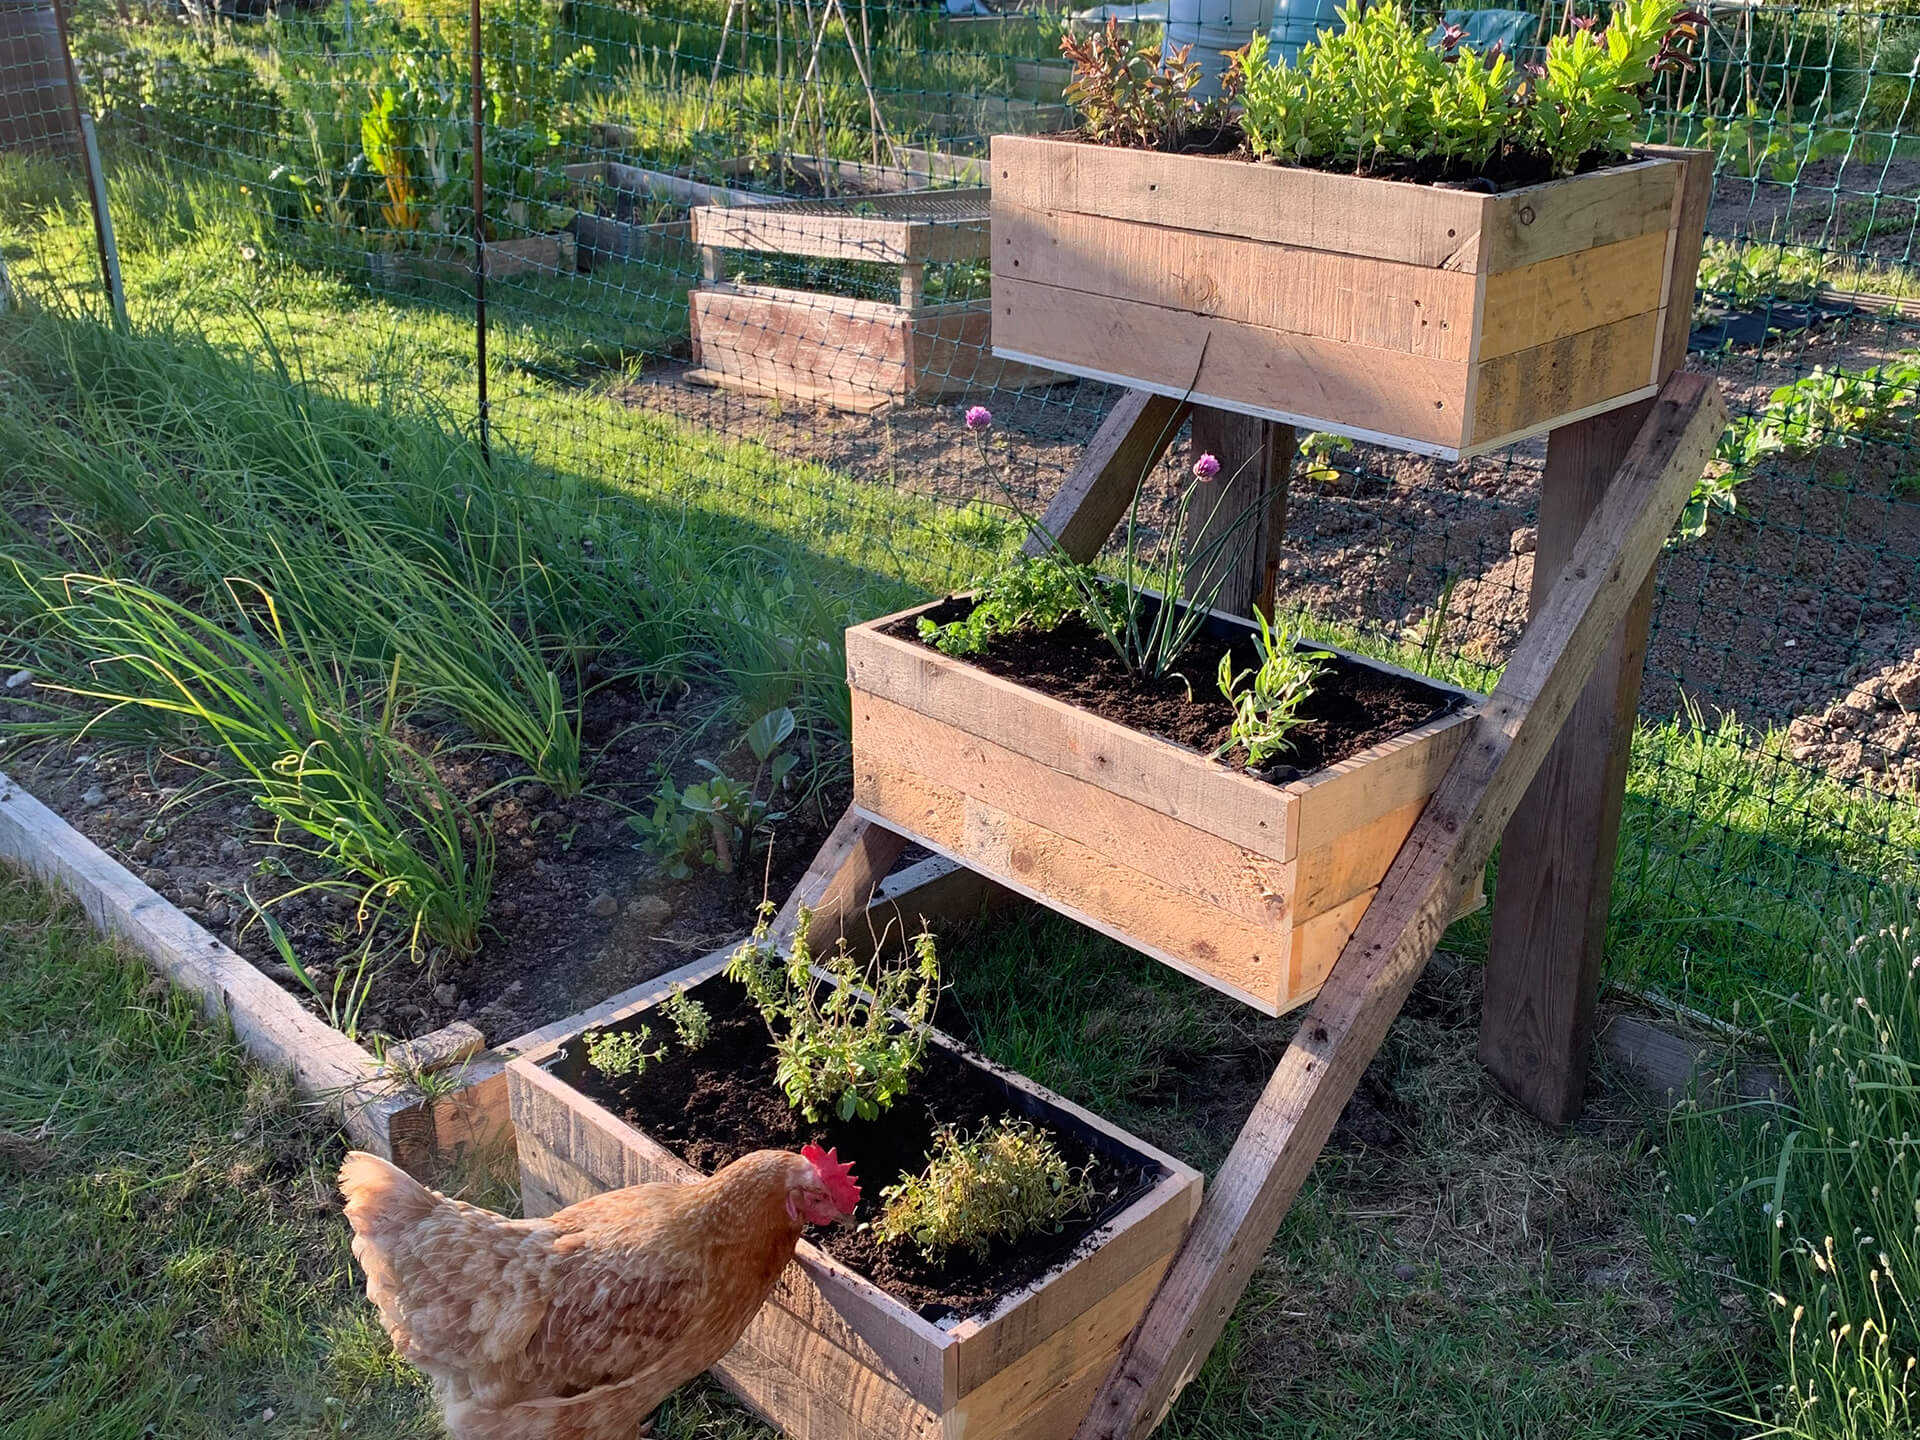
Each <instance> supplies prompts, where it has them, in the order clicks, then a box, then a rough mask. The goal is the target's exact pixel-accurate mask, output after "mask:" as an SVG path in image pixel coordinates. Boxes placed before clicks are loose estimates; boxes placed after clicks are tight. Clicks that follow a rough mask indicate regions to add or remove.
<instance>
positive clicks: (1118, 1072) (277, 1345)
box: [0, 872, 1726, 1440]
mask: <svg viewBox="0 0 1920 1440" xmlns="http://www.w3.org/2000/svg"><path fill="white" fill-rule="evenodd" d="M0 937H4V938H0V1007H4V1013H6V1014H7V1015H8V1016H9V1017H10V1024H9V1026H8V1028H7V1033H6V1034H5V1035H4V1036H0V1130H3V1131H4V1132H5V1134H4V1137H3V1138H0V1194H3V1195H4V1196H5V1205H4V1207H3V1211H0V1213H4V1217H5V1218H4V1220H3V1221H0V1226H3V1227H4V1228H3V1229H0V1297H4V1298H0V1416H4V1417H5V1418H4V1419H3V1420H0V1435H4V1436H6V1437H8V1440H27V1437H54V1436H59V1437H69V1436H74V1435H86V1436H88V1437H89V1440H93V1437H100V1440H109V1437H122V1436H124V1437H127V1440H134V1437H142V1436H150V1435H162V1436H169V1437H172V1436H180V1437H190V1436H229V1435H233V1436H238V1435H248V1436H251V1435H263V1436H264V1435H297V1436H307V1435H313V1436H322V1435H325V1436H333V1435H341V1434H362V1435H379V1436H383V1437H384V1436H394V1437H407V1436H431V1435H435V1434H437V1433H439V1430H438V1425H437V1421H436V1420H435V1418H434V1415H433V1411H432V1405H431V1401H430V1399H429V1397H428V1396H427V1394H426V1393H425V1391H424V1389H423V1387H422V1386H421V1385H420V1384H419V1383H418V1382H417V1380H416V1379H415V1377H414V1376H413V1375H412V1374H411V1372H409V1371H408V1370H407V1369H406V1368H405V1367H404V1366H401V1365H400V1364H398V1363H397V1362H396V1361H395V1360H394V1358H393V1357H392V1354H391V1351H390V1349H389V1347H388V1345H387V1341H386V1339H385V1337H384V1335H383V1334H382V1333H381V1331H380V1329H379V1327H378V1324H377V1322H376V1320H375V1317H374V1312H373V1310H372V1308H371V1307H370V1306H369V1305H367V1304H366V1302H365V1300H364V1298H363V1297H362V1295H361V1293H360V1292H359V1289H358V1282H357V1277H356V1275H355V1272H354V1270H353V1266H352V1262H351V1258H350V1255H349V1253H348V1248H347V1230H346V1227H345V1225H344V1223H343V1222H342V1221H341V1219H340V1216H339V1210H338V1201H337V1198H336V1196H335V1195H334V1193H333V1189H332V1176H333V1173H334V1170H335V1167H336V1166H337V1164H338V1162H339V1158H340V1155H341V1153H342V1145H341V1140H340V1137H339V1136H338V1135H337V1134H336V1133H335V1132H334V1131H333V1130H332V1128H331V1127H330V1126H329V1125H327V1124H326V1123H325V1122H324V1121H323V1120H322V1119H320V1118H318V1117H316V1116H315V1115H314V1114H313V1113H312V1112H311V1111H310V1110H307V1109H304V1108H302V1107H300V1106H298V1105H297V1104H296V1103H295V1102H294V1101H293V1099H292V1097H291V1096H290V1094H289V1092H288V1091H287V1089H286V1087H285V1086H284V1085H283V1084H282V1083H281V1082H279V1081H278V1080H276V1079H275V1078H273V1077H271V1076H269V1075H266V1074H264V1073H262V1072H261V1071H259V1070H258V1069H256V1068H254V1067H253V1066H251V1065H250V1064H249V1063H248V1062H247V1060H246V1058H245V1056H244V1055H243V1054H242V1052H241V1051H240V1050H239V1049H238V1047H237V1046H236V1045H235V1044H234V1043H233V1042H232V1041H231V1039H230V1038H228V1037H226V1036H224V1035H222V1034H220V1033H219V1032H218V1031H217V1030H215V1029H214V1028H212V1027H209V1026H207V1025H205V1024H203V1023H201V1022H200V1021H199V1020H198V1019H197V1018H196V1016H195V1014H194V1012H193V1010H192V1009H191V1007H190V1006H189V1005H188V1004H187V1003H186V1001H185V1000H183V999H182V998H181V997H180V996H179V995H178V994H176V993H173V992H171V991H169V990H168V988H167V987H166V986H165V985H164V984H160V983H156V982H153V981H151V980H150V979H149V978H148V976H147V975H146V973H145V972H144V971H143V970H142V969H141V967H140V966H139V965H138V964H137V963H135V962H133V961H131V960H129V959H128V958H126V957H125V956H123V955H122V954H120V953H118V952H116V950H115V949H114V948H113V947H111V946H109V945H106V944H103V943H101V942H100V941H98V940H97V939H96V938H95V937H94V936H93V934H92V932H91V931H90V930H89V928H88V927H87V925H86V922H85V919H84V917H83V916H82V915H81V914H80V913H79V911H78V910H77V908H76V907H74V906H72V905H69V904H64V903H60V902H57V901H55V900H54V899H53V898H51V897H50V896H49V895H48V894H47V893H46V892H45V891H43V890H41V889H40V888H38V887H37V886H34V885H32V884H28V883H24V882H22V881H20V880H18V879H17V878H15V877H13V876H12V875H11V874H9V873H6V872H0ZM947 953H948V957H949V961H948V963H949V968H950V973H951V974H952V976H953V978H954V981H955V985H956V989H955V992H954V994H953V996H952V998H951V1001H950V1003H951V1004H952V1005H954V1006H955V1007H957V1011H956V1013H957V1014H958V1015H959V1016H960V1017H961V1021H962V1023H963V1024H964V1025H965V1026H966V1027H967V1028H969V1029H970V1030H971V1031H972V1033H973V1035H974V1036H975V1038H976V1039H977V1040H978V1041H979V1042H980V1043H981V1044H982V1045H983V1046H984V1048H986V1049H987V1050H988V1052H989V1053H991V1054H993V1055H995V1056H996V1057H997V1058H1000V1059H1002V1060H1005V1061H1007V1062H1009V1063H1012V1064H1015V1065H1018V1066H1022V1067H1024V1068H1026V1069H1027V1070H1028V1071H1029V1072H1030V1073H1032V1074H1033V1075H1034V1076H1035V1077H1036V1078H1038V1079H1040V1080H1041V1081H1043V1082H1044V1083H1047V1084H1050V1085H1053V1086H1055V1087H1057V1088H1059V1089H1061V1090H1062V1091H1064V1092H1065V1093H1066V1094H1068V1095H1069V1096H1071V1097H1073V1098H1075V1099H1077V1100H1080V1101H1083V1102H1085V1103H1088V1104H1093V1105H1096V1106H1101V1107H1104V1108H1110V1109H1111V1111H1112V1113H1113V1114H1114V1115H1115V1116H1116V1118H1117V1119H1119V1120H1120V1121H1121V1122H1122V1123H1124V1124H1127V1125H1129V1126H1131V1127H1134V1128H1136V1129H1137V1130H1138V1131H1140V1133H1142V1134H1143V1135H1145V1136H1146V1137H1148V1138H1150V1139H1153V1140H1156V1141H1159V1142H1161V1143H1166V1144H1172V1145H1175V1146H1178V1147H1180V1148H1182V1149H1184V1150H1186V1151H1187V1153H1189V1154H1191V1155H1193V1156H1194V1157H1195V1158H1196V1159H1199V1160H1201V1161H1202V1162H1204V1163H1206V1164H1208V1165H1213V1164H1216V1163H1217V1162H1218V1160H1219V1159H1220V1157H1221V1156H1222V1154H1224V1150H1225V1146H1226V1143H1227V1141H1228V1138H1229V1137H1230V1135H1231V1133H1232V1131H1233V1130H1234V1129H1235V1128H1237V1126H1238V1124H1239V1119H1240V1115H1241V1114H1242V1113H1243V1112H1244V1109H1245V1107H1246V1106H1247V1105H1248V1104H1250V1103H1251V1100H1252V1097H1253V1094H1254V1092H1255V1090H1256V1089H1257V1087H1258V1085H1259V1083H1260V1079H1261V1078H1262V1075H1263V1073H1264V1070H1265V1067H1266V1066H1267V1065H1268V1064H1269V1063H1270V1062H1271V1059H1272V1058H1273V1055H1274V1054H1275V1052H1276V1049H1277V1047H1278V1046H1280V1045H1281V1044H1282V1043H1284V1037H1285V1034H1286V1031H1287V1028H1288V1026H1287V1022H1284V1021H1280V1022H1274V1021H1265V1020H1259V1019H1257V1018H1255V1017H1252V1016H1250V1015H1248V1014H1247V1013H1246V1012H1244V1011H1243V1010H1242V1009H1241V1008H1240V1007H1237V1006H1235V1005H1233V1004H1231V1003H1230V1002H1227V1001H1224V1000H1222V999H1220V998H1219V997H1217V996H1215V995H1213V994H1212V993H1211V992H1208V991H1205V990H1204V989H1202V988H1200V987H1198V986H1196V985H1194V984H1192V983H1191V982H1188V981H1186V980H1184V979H1183V978H1181V977H1179V976H1176V975H1174V974H1172V973H1171V972H1168V971H1166V970H1164V969H1162V968H1160V967H1158V966H1155V965H1152V964H1151V963H1150V962H1147V961H1144V960H1141V959H1139V958H1138V957H1135V956H1132V955H1129V954H1127V953H1126V952H1123V951H1120V950H1119V949H1117V947H1114V946H1112V945H1110V944H1108V943H1107V942H1105V941H1101V940H1098V939H1097V938H1093V937H1088V936H1086V935H1084V934H1082V933H1081V932H1078V931H1077V930H1075V929H1074V928H1073V927H1071V926H1068V925H1066V924H1064V923H1063V922H1059V921H1056V920H1052V919H1047V918H1043V917H1037V916H1034V915H1032V914H1030V913H1021V914H1016V915H1013V916H1010V917H1005V918H997V919H994V920H990V921H986V922H982V923H981V925H980V926H979V928H977V929H976V930H974V931H973V932H972V933H971V934H969V935H967V936H966V937H965V938H964V939H960V940H956V941H954V942H953V943H952V944H950V946H949V948H948V952H947ZM1036 953H1040V954H1046V955H1049V956H1050V957H1052V962H1053V968H1052V969H1051V971H1050V973H1049V974H1048V975H1047V977H1045V981H1044V983H1036V981H1035V980H1034V979H1033V978H1032V976H1031V973H1030V972H1031V971H1032V969H1033V966H1032V957H1033V956H1034V955H1035V954H1036ZM1475 983H1476V982H1475V976H1474V973H1473V972H1472V970H1471V969H1468V970H1464V971H1461V972H1459V973H1458V974H1456V975H1454V976H1452V977H1451V978H1448V979H1445V980H1434V979H1431V978H1430V979H1429V980H1428V981H1425V982H1423V984H1422V986H1421V988H1420V990H1419V991H1417V992H1416V998H1415V1001H1414V1003H1413V1005H1412V1006H1411V1007H1410V1008H1409V1010H1408V1013H1407V1014H1406V1016H1405V1017H1403V1019H1402V1020H1401V1022H1400V1023H1399V1024H1398V1025H1397V1026H1396V1027H1395V1030H1394V1032H1393V1035H1392V1036H1391V1037H1390V1039H1389V1041H1388V1044H1387V1048H1386V1050H1385V1052H1384V1053H1383V1055H1382V1058H1381V1060H1380V1062H1379V1063H1378V1064H1377V1065H1376V1066H1375V1067H1374V1069H1373V1070H1372V1071H1370V1072H1369V1076H1368V1079H1367V1082H1366V1084H1365V1085H1364V1086H1363V1090H1362V1097H1361V1100H1360V1102H1359V1103H1358V1104H1356V1106H1355V1107H1354V1109H1353V1110H1352V1111H1351V1112H1350V1114H1349V1117H1348V1119H1347V1120H1346V1121H1345V1122H1343V1126H1342V1129H1341V1131H1340V1132H1338V1134H1337V1136H1336V1141H1335V1144H1334V1146H1333V1147H1332V1149H1331V1150H1330V1151H1329V1153H1328V1155H1327V1156H1326V1157H1325V1159H1324V1160H1323V1161H1322V1163H1321V1166H1320V1168H1319V1170H1318V1171H1317V1172H1316V1176H1315V1179H1314V1182H1313V1183H1312V1184H1311V1185H1310V1186H1309V1187H1308V1189H1307V1191H1306V1193H1305V1195H1304V1196H1303V1197H1302V1199H1301V1201H1300V1203H1299V1205H1298V1206H1297V1207H1296V1208H1295V1210H1294V1212H1293V1215H1292V1217H1291V1218H1290V1219H1289V1221H1288V1224H1287V1226H1286V1229H1285V1231H1284V1232H1283V1234H1282V1237H1281V1239H1280V1241H1279V1243H1278V1244H1277V1245H1276V1246H1275V1248H1274V1250H1273V1252H1272V1254H1271V1255H1270V1256H1269V1257H1268V1259H1267V1260H1266V1262H1265V1263H1264V1264H1263V1265H1262V1267H1261V1269H1260V1270H1259V1272H1258V1274H1257V1275H1256V1277H1255V1280H1254V1283H1253V1287H1252V1289H1251V1290H1250V1292H1249V1295H1248V1298H1247V1300H1246V1302H1245V1303H1244V1304H1243V1305H1242V1307H1241V1309H1240V1311H1239V1313H1238V1315H1237V1317H1236V1319H1235V1321H1234V1324H1233V1327H1232V1329H1231V1330H1230V1331H1229V1334H1228V1337H1227V1340H1226V1342H1225V1343H1224V1344H1223V1345H1222V1347H1221V1349H1220V1351H1219V1352H1218V1354H1217V1355H1216V1357H1215V1358H1214V1360H1213V1361H1212V1363H1210V1364H1209V1366H1208V1367H1207V1369H1206V1370H1205V1372H1204V1373H1203V1374H1202V1375H1201V1377H1200V1379H1199V1380H1198V1381H1197V1382H1196V1383H1195V1385H1194V1386H1193V1387H1192V1388H1191V1389H1190V1390H1189V1392H1188V1393H1187V1395H1186V1396H1185V1398H1183V1400H1182V1401H1181V1403H1180V1405H1179V1407H1178V1409H1177V1410H1176V1412H1175V1415H1174V1417H1173V1420H1172V1422H1171V1423H1170V1425H1169V1427H1168V1428H1167V1430H1166V1431H1165V1432H1164V1433H1166V1434H1167V1435H1168V1436H1170V1437H1195V1440H1198V1437H1207V1440H1227V1437H1233V1440H1242V1437H1244V1440H1254V1437H1256V1436H1258V1437H1292V1436H1299V1437H1307V1436H1344V1435H1360V1434H1365V1435H1369V1436H1374V1437H1390V1436H1407V1437H1409V1440H1412V1437H1429V1436H1459V1437H1462V1440H1464V1437H1468V1436H1478V1435H1513V1436H1522V1435H1542V1434H1553V1435H1556V1436H1567V1437H1596V1440H1597V1437H1626V1436H1643V1435H1672V1436H1680V1435H1689V1434H1699V1433H1702V1427H1703V1426H1704V1425H1706V1424H1707V1417H1706V1416H1705V1414H1704V1412H1703V1411H1702V1410H1701V1409H1700V1408H1699V1402H1700V1401H1701V1400H1702V1399H1703V1398H1706V1397H1710V1396H1712V1395H1714V1394H1716V1393H1717V1392H1718V1391H1719V1390H1720V1389H1721V1388H1722V1387H1723V1386H1724V1384H1725V1379H1726V1377H1725V1375H1724V1374H1723V1373H1722V1372H1721V1370H1720V1362H1719V1360H1718V1355H1719V1352H1718V1350H1717V1349H1716V1348H1715V1347H1714V1346H1713V1345H1712V1344H1711V1343H1707V1344H1701V1345H1698V1346H1696V1345H1695V1344H1694V1343H1692V1341H1691V1340H1690V1338H1689V1336H1688V1335H1687V1334H1686V1333H1685V1332H1684V1331H1683V1330H1682V1329H1680V1328H1679V1327H1678V1326H1677V1325H1676V1323H1675V1321H1674V1320H1673V1318H1672V1310H1671V1306H1670V1304H1669V1302H1668V1300H1667V1298H1666V1293H1665V1290H1664V1287H1663V1286H1662V1284H1661V1283H1660V1282H1659V1280H1658V1279H1657V1277H1656V1276H1655V1275H1654V1273H1653V1269H1652V1265H1651V1261H1650V1256H1649V1253H1648V1251H1647V1249H1646V1245H1645V1242H1644V1240H1643V1239H1642V1227H1641V1218H1642V1211H1643V1207H1644V1206H1646V1205H1647V1204H1648V1203H1650V1202H1651V1201H1652V1199H1653V1198H1654V1179H1653V1175H1654V1167H1653V1166H1652V1165H1651V1164H1650V1163H1649V1157H1648V1154H1647V1148H1646V1141H1645V1139H1644V1136H1643V1133H1642V1130H1641V1126H1640V1117H1639V1116H1638V1115H1637V1114H1636V1113H1635V1112H1634V1111H1632V1110H1631V1109H1630V1108H1629V1107H1628V1106H1627V1105H1626V1104H1625V1102H1624V1100H1623V1099H1622V1098H1621V1097H1620V1096H1618V1095H1617V1094H1613V1093H1611V1092H1609V1091H1606V1090H1604V1089H1603V1091H1602V1094H1601V1096H1600V1098H1599V1101H1598V1103H1597V1104H1596V1106H1595V1109H1594V1113H1593V1114H1592V1115H1591V1116H1590V1118H1589V1119H1588V1120H1586V1121H1583V1122H1582V1123H1581V1125H1580V1126H1578V1127H1576V1129H1575V1130H1574V1131H1573V1132H1572V1133H1570V1134H1568V1135H1566V1136H1553V1135H1549V1134H1548V1133H1546V1132H1545V1131H1543V1130H1541V1129H1540V1128H1539V1127H1537V1126H1534V1125H1533V1124H1531V1122H1528V1121H1525V1120H1523V1119H1520V1118H1518V1117H1517V1116H1515V1115H1514V1114H1512V1113H1511V1112H1509V1111H1507V1110H1505V1109H1504V1108H1503V1107H1501V1106H1500V1105H1498V1104H1497V1103H1496V1102H1495V1100H1494V1098H1493V1095H1492V1092H1491V1090H1490V1089H1489V1088H1488V1086H1487V1084H1486V1082H1485V1080H1484V1079H1483V1078H1482V1076H1481V1073H1480V1071H1479V1068H1478V1066H1477V1065H1476V1064H1475V1063H1474V1061H1473V1054H1472V1035H1473V1024H1474V1018H1475V1014H1476V1011H1477V992H1476V989H1475ZM658 1433H659V1434H661V1435H662V1436H663V1437H664V1440H733V1437H741V1440H744V1437H746V1436H749V1435H764V1434H765V1432H764V1431H763V1430H762V1429H761V1428H760V1427H759V1426H758V1425H757V1424H756V1423H755V1422H753V1421H752V1420H751V1418H750V1417H747V1416H745V1415H744V1414H743V1412H741V1411H740V1410H739V1409H738V1408H737V1407H736V1406H734V1405H733V1404H732V1403H731V1402H730V1401H728V1400H727V1399H726V1398H725V1397H724V1396H723V1395H720V1394H719V1393H718V1392H717V1391H715V1390H714V1389H712V1388H711V1387H709V1386H704V1385H703V1386H698V1387H694V1388H692V1389H691V1390H689V1391H688V1392H685V1393H683V1394H682V1395H681V1396H679V1397H676V1400H675V1401H674V1403H673V1404H672V1406H671V1407H670V1410H669V1412H668V1413H666V1414H665V1415H663V1423H662V1425H661V1427H660V1430H659V1432H658Z"/></svg>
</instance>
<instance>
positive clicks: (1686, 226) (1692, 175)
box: [1648, 145, 1714, 384]
mask: <svg viewBox="0 0 1920 1440" xmlns="http://www.w3.org/2000/svg"><path fill="white" fill-rule="evenodd" d="M1648 153H1649V154H1653V155H1659V156H1662V157H1664V158H1666V159H1670V160H1676V161H1678V162H1679V163H1680V164H1681V165H1683V166H1684V167H1685V173H1684V174H1683V175H1682V176H1681V177H1680V182H1679V185H1678V187H1677V193H1676V194H1675V196H1674V210H1673V226H1672V230H1671V232H1670V236H1671V240H1672V249H1671V250H1670V251H1669V252H1668V259H1667V279H1666V284H1665V286H1664V287H1663V289H1662V291H1661V297H1660V305H1661V309H1662V311H1663V312H1664V317H1663V319H1662V321H1661V326H1660V333H1661V340H1660V356H1659V362H1658V368H1657V369H1656V370H1655V372H1654V376H1653V378H1654V382H1655V383H1656V384H1657V383H1659V382H1660V381H1662V380H1665V379H1666V378H1667V376H1669V375H1671V374H1672V373H1673V372H1674V371H1675V370H1678V369H1679V368H1680V367H1681V366H1682V365H1684V364H1686V362H1687V340H1688V337H1689V336H1690V335H1691V334H1692V333H1693V295H1694V286H1695V283H1696V282H1697V280H1698V279H1699V275H1700V251H1701V247H1702V246H1703V245H1704V243H1705V235H1706V224H1707V207H1708V206H1709V205H1710V204H1711V203H1712V200H1713V161H1714V154H1713V152H1712V151H1711V150H1683V149H1680V148H1678V147H1668V146H1658V145H1656V146H1650V147H1648Z"/></svg>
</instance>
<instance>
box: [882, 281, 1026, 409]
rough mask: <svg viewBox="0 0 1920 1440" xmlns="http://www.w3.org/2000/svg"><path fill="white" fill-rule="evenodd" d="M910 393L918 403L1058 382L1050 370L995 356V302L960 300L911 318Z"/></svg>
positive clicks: (929, 307) (925, 307) (921, 311)
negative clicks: (912, 380)
mask: <svg viewBox="0 0 1920 1440" xmlns="http://www.w3.org/2000/svg"><path fill="white" fill-rule="evenodd" d="M912 323H913V329H912V333H911V336H910V339H909V343H910V345H911V346H912V356H913V372H914V394H915V395H916V396H917V397H918V398H919V399H922V400H934V399H939V398H940V397H942V396H947V395H960V394H965V393H966V392H967V391H969V390H1006V389H1014V388H1018V387H1020V386H1023V385H1049V384H1052V383H1054V382H1055V381H1058V380H1059V379H1061V378H1062V377H1060V376H1059V375H1056V374H1054V373H1053V372H1052V371H1050V370H1041V369H1037V368H1035V367H1034V366H1032V365H1022V364H1020V363H1019V362H1018V361H1016V360H1003V359H1001V358H1000V357H999V356H998V355H995V354H994V353H993V302H992V301H991V300H987V299H979V300H961V301H956V302H954V303H952V304H949V305H929V306H923V307H922V308H921V309H919V310H917V311H915V312H914V314H913V322H912Z"/></svg>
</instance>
